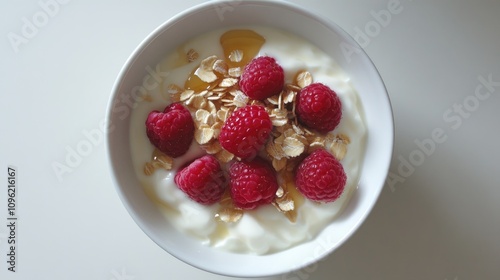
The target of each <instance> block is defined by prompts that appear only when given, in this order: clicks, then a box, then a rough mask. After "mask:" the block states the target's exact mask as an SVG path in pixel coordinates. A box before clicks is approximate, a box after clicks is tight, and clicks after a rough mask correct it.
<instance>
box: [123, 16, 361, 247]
mask: <svg viewBox="0 0 500 280" xmlns="http://www.w3.org/2000/svg"><path fill="white" fill-rule="evenodd" d="M158 67H159V68H160V69H161V70H162V71H163V72H168V73H169V74H168V75H166V76H167V77H165V78H164V79H163V80H162V81H161V83H160V84H159V86H158V87H154V88H152V89H150V90H148V91H147V93H146V94H144V95H143V96H142V99H141V100H140V101H139V102H137V103H136V104H135V105H134V109H133V111H132V114H131V122H130V149H131V156H132V161H133V165H134V170H135V173H136V176H137V178H138V180H139V182H140V184H141V187H142V188H143V189H144V191H145V192H146V193H147V194H148V196H149V197H150V199H151V202H152V203H154V204H155V205H156V206H157V207H158V209H159V210H160V211H161V213H162V214H163V215H164V216H165V218H166V221H165V222H168V223H171V224H172V225H173V226H174V227H175V228H176V229H177V230H179V231H180V232H183V233H186V234H188V235H190V236H192V237H193V238H194V239H197V240H198V242H200V243H201V244H204V245H207V246H211V247H214V248H217V249H220V250H223V251H227V252H232V253H242V254H255V255H265V254H272V253H276V252H279V251H283V250H286V249H289V248H291V247H293V246H297V245H298V244H302V243H304V242H307V241H310V240H311V239H313V238H315V237H316V236H318V234H319V233H320V232H321V231H322V230H323V229H324V228H325V227H326V226H328V225H329V224H330V223H331V222H332V221H334V220H335V217H336V216H337V215H339V214H340V213H341V212H342V209H343V208H344V207H345V206H346V204H347V203H348V202H349V200H350V197H351V196H352V194H353V193H354V192H355V191H356V188H357V185H358V181H359V178H360V174H361V167H362V165H363V159H364V151H365V142H366V137H367V129H366V124H365V120H364V118H363V116H364V112H363V106H362V104H361V102H360V100H359V96H358V94H357V92H356V90H355V88H354V87H353V86H352V85H351V83H350V77H349V76H348V75H347V74H345V72H344V71H343V70H342V69H341V68H340V66H339V65H338V64H337V63H336V62H335V61H334V59H333V58H332V57H330V56H329V55H327V54H326V53H325V52H324V51H322V50H320V49H319V48H318V47H316V46H315V45H314V44H312V43H310V42H308V41H307V40H305V39H303V38H300V37H298V36H296V35H293V34H291V33H289V32H286V31H284V30H280V29H277V28H270V27H264V26H256V25H251V26H239V27H238V28H220V29H216V30H214V31H211V32H208V33H206V34H203V35H200V36H196V37H194V38H191V39H190V40H188V41H186V42H184V43H182V44H181V45H180V46H179V47H178V48H177V49H176V50H175V51H174V52H172V53H168V54H166V55H165V57H164V58H163V59H162V60H161V61H160V62H159V63H158ZM259 67H260V68H259ZM262 69H264V70H262ZM280 69H281V70H280ZM248 73H257V74H252V75H259V74H261V75H263V76H264V77H265V79H264V80H265V81H264V82H259V81H262V79H260V77H253V76H252V75H251V74H248ZM269 80H270V81H269ZM256 84H257V85H256ZM261 84H262V85H261ZM301 100H302V101H301ZM318 100H319V101H318ZM326 105H328V106H326ZM323 107H324V108H323ZM322 110H323V111H324V110H326V111H325V112H323V111H322ZM256 123H257V124H256ZM254 126H255V127H254ZM255 174H258V175H259V178H258V179H257V182H255V181H252V180H253V179H252V176H253V177H255V176H254V175H255ZM249 178H250V179H249ZM263 178H264V179H263ZM259 180H260V181H259ZM320 181H322V182H321V183H318V182H320ZM325 184H326V185H327V187H326V190H325V186H324V185H325ZM255 185H258V186H257V187H255ZM251 188H255V189H251ZM249 189H250V190H249ZM242 190H243V191H242Z"/></svg>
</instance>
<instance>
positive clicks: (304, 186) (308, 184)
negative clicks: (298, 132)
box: [295, 149, 346, 202]
mask: <svg viewBox="0 0 500 280" xmlns="http://www.w3.org/2000/svg"><path fill="white" fill-rule="evenodd" d="M296 174H297V175H296V178H295V184H296V185H297V189H298V190H299V191H300V192H301V193H302V194H303V195H304V196H305V197H307V198H309V199H311V200H313V201H317V202H332V201H334V200H336V199H337V198H338V197H339V196H340V195H341V194H342V192H343V191H344V186H345V183H346V174H345V172H344V168H343V167H342V164H340V162H339V161H338V160H337V159H336V158H335V157H334V156H332V155H331V154H330V153H328V152H327V151H326V150H324V149H319V150H316V151H314V152H312V153H311V154H310V155H309V156H307V157H306V158H305V159H304V160H303V161H302V162H301V163H300V165H299V166H298V168H297V173H296Z"/></svg>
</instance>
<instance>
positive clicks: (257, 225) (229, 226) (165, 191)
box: [130, 26, 366, 254]
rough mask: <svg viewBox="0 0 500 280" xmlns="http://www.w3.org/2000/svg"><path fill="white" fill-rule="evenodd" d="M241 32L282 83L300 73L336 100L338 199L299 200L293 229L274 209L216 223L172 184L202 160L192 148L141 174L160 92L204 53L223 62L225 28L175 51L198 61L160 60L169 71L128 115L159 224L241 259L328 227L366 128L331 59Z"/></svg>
mask: <svg viewBox="0 0 500 280" xmlns="http://www.w3.org/2000/svg"><path fill="white" fill-rule="evenodd" d="M244 28H247V29H252V30H254V31H255V32H257V33H259V34H260V35H262V36H263V37H264V38H265V39H266V42H265V43H264V45H263V46H262V48H261V49H260V52H259V55H268V56H271V57H274V58H275V59H276V60H277V62H278V63H279V64H280V65H281V66H282V67H283V69H284V70H285V83H287V82H292V81H293V78H294V75H295V74H296V73H297V72H298V71H300V70H307V71H309V72H310V73H311V74H312V77H313V79H314V82H321V83H324V84H325V85H328V86H329V87H330V88H332V89H333V90H334V91H336V92H337V94H338V95H339V97H340V99H341V101H342V106H343V115H342V120H341V122H340V124H339V126H338V127H337V128H336V129H335V131H334V132H335V133H343V134H346V135H347V136H348V137H349V138H350V141H351V142H350V144H349V145H348V152H347V154H346V156H345V158H344V159H343V160H342V161H341V163H342V165H343V166H344V169H345V172H346V175H347V183H346V186H345V190H344V193H343V194H342V195H341V197H340V198H338V199H337V200H336V201H335V202H332V203H327V204H317V203H313V202H311V201H309V200H307V199H306V200H305V202H304V204H303V205H302V206H300V207H299V208H298V216H297V221H296V222H295V223H292V222H290V221H289V220H288V219H287V218H286V217H285V216H284V215H283V213H280V212H278V211H277V210H276V208H275V207H274V206H273V205H266V206H261V207H259V208H257V209H255V210H251V211H246V212H245V213H244V215H243V217H242V218H241V220H239V221H238V222H236V223H221V222H217V221H216V220H215V219H214V216H215V214H216V211H217V210H218V208H219V205H218V204H215V205H212V206H204V205H200V204H198V203H196V202H194V201H192V200H190V199H189V198H188V197H187V196H186V195H185V194H184V193H183V192H182V191H181V190H179V189H178V188H177V186H176V185H175V183H174V176H175V173H176V170H177V169H178V168H179V167H180V166H182V165H183V164H185V163H187V162H189V161H192V160H193V159H195V158H197V157H200V156H201V155H203V154H204V152H203V151H202V150H201V149H200V148H199V147H198V145H197V144H196V143H195V142H193V145H191V148H190V150H189V151H188V153H186V154H185V155H183V156H182V157H179V158H176V159H175V160H174V166H173V169H172V170H170V171H167V170H160V169H159V170H156V171H155V172H154V173H153V174H152V175H150V176H146V175H145V174H144V172H143V167H144V164H145V163H146V162H148V161H150V160H151V154H152V152H153V150H154V147H153V146H152V145H151V144H150V142H149V140H148V138H147V136H146V131H145V120H146V118H147V115H148V114H149V112H151V111H152V110H163V109H164V108H165V106H166V105H167V104H168V103H170V101H169V100H168V94H166V88H167V86H168V85H169V84H176V85H179V86H183V85H184V82H185V80H186V78H187V77H188V75H189V73H190V72H191V71H192V70H193V69H194V68H195V67H196V66H197V65H198V64H199V63H200V59H203V58H205V57H208V56H210V55H217V56H219V57H220V58H223V50H222V48H221V46H220V43H219V38H220V36H221V35H222V34H223V33H224V32H225V31H227V30H228V29H221V30H216V31H213V32H210V33H207V34H204V35H202V36H199V37H197V38H194V39H192V40H190V41H188V42H186V43H185V44H183V45H182V46H181V47H180V49H179V50H180V51H179V53H184V54H185V53H186V52H187V51H188V50H189V49H195V50H196V51H197V52H198V53H199V55H200V56H199V57H200V59H198V60H196V61H194V62H192V63H188V64H184V65H181V64H180V63H178V61H179V54H178V52H174V53H172V54H167V55H166V56H165V59H164V60H162V61H161V62H160V63H159V68H160V69H161V70H162V71H168V72H169V75H168V77H166V78H165V79H164V81H163V82H162V83H161V85H160V86H158V87H156V88H154V89H152V90H150V91H149V95H150V96H151V98H152V99H153V101H152V102H147V101H142V102H138V103H136V105H135V108H134V109H133V112H132V115H131V125H130V143H131V147H130V148H131V153H132V158H133V162H134V167H135V170H136V173H137V178H138V179H139V181H140V183H141V185H142V187H143V188H144V190H145V192H146V193H147V194H148V195H149V196H150V197H151V199H152V201H154V203H156V204H157V206H158V207H159V209H160V210H161V211H162V213H163V214H164V216H165V218H166V220H167V221H168V222H169V223H171V224H172V225H173V226H174V227H175V228H177V229H178V230H179V231H181V232H185V233H187V234H189V235H191V236H193V238H196V239H198V240H199V241H200V242H201V243H203V244H206V245H207V246H212V247H215V248H219V249H221V250H225V251H230V252H236V253H245V254H269V253H273V252H277V251H281V250H285V249H287V248H290V247H292V246H295V245H297V244H300V243H303V242H307V241H308V240H311V239H312V238H314V237H315V236H316V235H317V234H318V233H319V232H320V231H321V230H322V229H323V228H325V227H326V226H327V225H328V224H330V223H332V222H334V220H335V217H336V215H338V214H339V213H340V212H341V211H342V208H343V207H344V206H345V205H346V204H347V202H348V201H349V198H350V197H351V195H352V193H353V192H354V191H355V190H356V188H357V183H358V180H359V176H360V172H361V170H360V168H361V166H362V160H363V154H364V146H365V140H366V128H365V124H364V120H363V111H362V106H361V104H360V102H359V99H358V96H357V93H356V91H355V89H354V88H353V87H352V86H351V84H350V82H349V77H348V76H347V75H346V74H345V73H343V71H342V70H341V69H340V68H339V66H338V65H337V64H336V63H335V61H334V60H333V59H332V58H331V57H329V56H328V55H327V54H325V53H324V52H323V51H322V50H320V49H319V48H317V47H316V46H314V45H312V44H311V43H309V42H307V41H305V40H304V39H301V38H299V37H297V36H294V35H292V34H289V33H286V32H282V31H280V30H276V29H271V28H265V27H259V26H251V27H244ZM179 65H180V66H179ZM146 78H147V77H146Z"/></svg>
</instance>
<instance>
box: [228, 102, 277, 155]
mask: <svg viewBox="0 0 500 280" xmlns="http://www.w3.org/2000/svg"><path fill="white" fill-rule="evenodd" d="M272 127H273V124H272V122H271V118H270V117H269V114H268V113H267V112H266V109H265V108H264V107H262V106H258V105H247V106H245V107H243V108H240V109H238V110H236V111H234V112H233V113H232V114H231V116H229V118H228V119H227V120H226V122H225V123H224V125H223V126H222V128H221V132H220V134H219V142H220V144H221V146H222V147H223V148H224V149H226V150H227V151H228V152H230V153H232V154H234V155H235V156H237V157H240V158H242V159H251V158H253V157H255V156H256V155H257V152H258V151H259V150H260V148H261V147H262V146H264V144H265V143H266V141H267V138H269V134H270V133H271V129H272Z"/></svg>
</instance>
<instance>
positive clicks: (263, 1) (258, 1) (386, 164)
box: [105, 0, 395, 277]
mask: <svg viewBox="0 0 500 280" xmlns="http://www.w3.org/2000/svg"><path fill="white" fill-rule="evenodd" d="M215 3H217V4H226V5H230V3H234V0H212V1H208V2H204V3H201V4H197V5H194V6H192V7H190V8H188V9H185V10H184V11H181V12H180V13H177V14H176V15H174V16H173V17H171V18H170V19H168V20H166V21H165V22H163V23H162V24H160V25H159V26H158V27H156V28H155V29H154V30H153V31H152V32H151V33H150V34H149V35H148V36H147V37H146V38H145V39H143V40H142V41H141V43H140V44H139V45H138V46H137V47H136V48H135V49H134V50H133V52H132V53H131V54H130V56H129V57H128V58H127V60H126V62H125V64H124V65H123V66H122V68H121V69H120V71H119V74H118V76H117V78H116V80H115V83H114V85H113V87H112V92H111V96H110V98H109V101H108V106H107V108H106V123H107V124H108V125H107V126H106V133H105V143H106V151H105V152H106V156H107V160H108V166H109V168H110V171H111V172H110V173H111V174H112V175H111V177H112V182H113V184H114V187H115V190H116V192H117V193H118V196H119V198H120V200H121V201H122V204H123V205H124V206H125V208H126V210H127V212H128V213H129V215H130V216H131V217H132V219H133V220H134V222H135V223H136V224H137V225H138V226H139V227H140V228H141V230H142V231H143V232H144V233H146V235H147V236H148V237H149V238H150V239H151V240H152V241H153V242H155V243H156V244H157V245H158V246H159V247H160V248H162V249H163V250H165V251H166V252H167V253H169V254H170V255H172V256H174V257H175V258H177V259H179V260H181V261H183V262H185V263H187V264H190V265H191V266H193V267H196V268H198V269H201V270H204V271H207V272H210V273H215V274H219V275H224V276H232V277H266V276H274V275H279V274H284V273H286V272H290V271H292V270H298V269H302V268H303V267H307V266H309V265H311V264H313V263H315V262H317V261H319V260H321V259H323V258H324V257H325V256H327V255H329V254H331V253H332V252H333V251H334V250H336V249H337V248H339V247H340V246H341V245H343V244H344V243H345V242H346V241H347V240H348V239H349V238H350V237H351V236H352V235H353V234H354V232H356V231H357V230H358V229H359V227H360V226H361V225H362V224H363V223H364V221H365V220H366V218H367V216H368V215H369V214H370V213H371V212H372V210H373V208H374V206H375V204H376V203H377V201H378V200H379V197H380V194H381V192H382V189H383V188H384V183H382V184H381V186H376V187H377V190H376V193H375V195H374V197H373V198H372V199H371V200H369V203H368V205H367V206H366V207H364V209H365V211H364V213H362V214H361V215H360V217H359V219H358V221H357V223H355V224H354V225H353V227H351V228H350V230H349V231H348V233H347V234H345V236H343V237H342V238H341V239H340V240H339V242H338V244H337V245H336V246H333V247H332V248H330V249H329V250H327V251H325V252H324V253H322V254H321V255H319V256H317V257H316V258H314V259H311V260H310V261H305V262H303V263H302V264H301V266H294V267H292V268H289V269H287V270H283V269H280V270H278V269H274V270H272V271H270V272H267V273H264V274H263V273H259V272H258V271H254V272H253V273H245V274H239V273H237V272H227V271H220V270H215V269H211V268H210V267H206V266H205V267H204V266H199V265H195V264H193V263H192V261H191V260H188V259H185V258H182V257H180V256H178V255H177V254H174V253H172V252H171V251H169V250H168V249H167V248H165V247H164V246H163V245H162V244H160V243H159V242H158V240H156V239H155V238H153V235H154V234H152V232H150V229H149V228H148V226H147V225H146V224H145V223H144V221H142V220H141V218H140V217H139V215H138V213H136V212H134V211H133V210H132V207H131V201H130V200H129V198H128V197H127V196H126V195H125V193H124V191H123V190H122V188H121V186H120V183H119V181H118V179H117V176H118V175H119V174H117V173H116V168H115V164H116V163H115V162H114V160H113V157H112V145H113V143H112V142H111V138H110V135H111V133H112V132H113V126H112V125H111V122H112V116H113V103H114V101H115V100H116V98H117V96H118V95H119V94H120V92H119V89H120V87H121V85H122V83H123V80H124V79H125V78H126V76H127V74H128V72H129V69H130V68H131V67H132V66H133V65H134V63H135V61H136V60H137V59H138V57H139V56H140V55H141V54H142V52H143V51H144V49H146V48H147V46H148V45H149V44H151V43H152V42H153V41H154V40H155V39H156V38H157V37H158V36H159V35H161V34H162V33H163V32H164V31H165V29H166V28H167V27H169V26H170V25H173V24H174V23H175V22H177V21H179V20H180V19H182V18H184V17H186V16H189V15H192V14H195V13H197V12H199V11H202V10H204V9H206V8H208V7H213V5H214V4H215ZM238 5H264V6H267V5H272V6H279V7H282V8H285V9H289V10H291V11H292V12H295V13H298V14H302V15H304V16H306V17H308V18H311V19H313V20H315V21H317V22H318V23H320V24H322V25H324V26H325V27H327V28H328V29H330V30H332V31H333V32H335V33H337V34H339V35H340V36H341V37H342V38H343V39H345V40H348V41H349V43H352V44H353V45H355V46H358V47H359V50H360V55H362V56H363V57H364V58H366V59H367V61H368V63H369V64H370V65H371V66H372V68H373V70H374V71H375V74H376V75H375V76H376V79H377V82H379V83H380V86H381V87H382V88H383V90H384V94H381V96H380V97H383V98H384V100H383V102H386V103H387V105H388V109H389V111H388V112H386V113H389V119H390V124H388V127H387V129H388V131H386V133H389V134H390V143H387V145H388V147H389V145H390V148H391V150H390V153H388V154H387V155H386V157H385V158H384V159H380V166H379V170H380V171H381V172H383V174H385V176H384V180H386V177H387V174H388V172H389V168H390V163H391V159H392V155H393V152H394V139H395V124H394V113H393V110H392V104H391V100H390V98H389V94H388V91H387V87H386V86H385V83H384V81H383V79H382V77H381V75H380V72H379V70H378V69H377V67H376V66H375V64H374V63H373V61H372V59H371V58H370V57H369V56H368V54H367V53H366V52H365V50H364V49H363V48H362V47H361V46H360V45H359V44H358V43H357V42H356V41H355V40H354V39H353V38H352V36H351V35H350V34H348V33H347V32H346V31H345V30H343V29H342V28H341V27H340V26H338V25H337V24H336V23H334V22H333V21H331V20H330V19H328V18H326V17H324V16H322V15H320V14H318V13H315V12H314V11H312V10H310V9H306V8H305V7H303V6H300V5H298V4H294V3H290V2H287V1H283V0H245V1H238ZM362 174H363V172H362V173H361V176H362Z"/></svg>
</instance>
